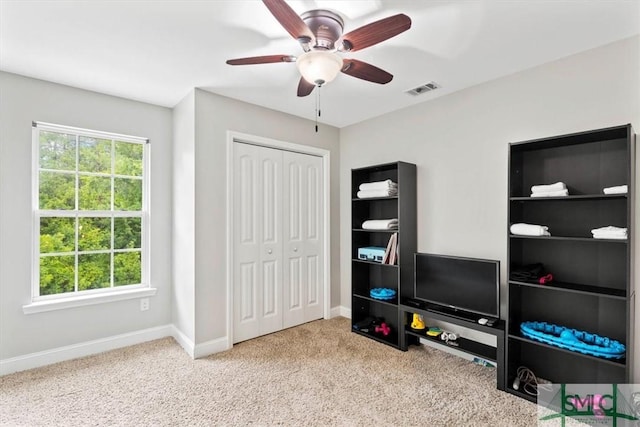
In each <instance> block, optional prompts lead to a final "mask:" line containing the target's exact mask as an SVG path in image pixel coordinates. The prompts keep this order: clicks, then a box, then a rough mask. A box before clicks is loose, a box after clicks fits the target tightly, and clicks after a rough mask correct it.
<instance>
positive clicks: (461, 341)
mask: <svg viewBox="0 0 640 427" xmlns="http://www.w3.org/2000/svg"><path fill="white" fill-rule="evenodd" d="M399 310H400V314H401V318H402V319H404V320H403V329H404V333H400V349H401V350H402V351H407V349H408V346H409V344H410V343H411V341H414V342H415V341H416V338H419V339H425V340H428V341H429V342H432V343H435V344H437V345H438V346H442V347H449V348H455V349H456V350H458V351H462V352H465V353H468V354H471V355H474V356H477V357H480V358H482V359H485V360H488V361H491V362H493V363H495V364H496V377H497V381H496V382H497V384H496V387H497V388H498V390H505V376H504V371H505V364H504V329H505V322H504V320H500V319H498V320H497V321H496V322H495V323H494V324H493V326H488V325H480V324H479V323H478V319H479V318H480V317H481V316H480V315H467V313H462V312H459V311H456V310H447V309H445V310H443V309H442V308H441V307H438V308H437V309H434V308H433V307H432V306H430V305H426V304H425V305H423V306H422V307H421V308H418V307H415V306H413V305H405V304H399ZM413 313H417V314H420V315H422V317H424V318H425V319H433V320H441V321H443V322H447V323H451V324H454V325H458V326H462V327H464V328H467V329H472V330H474V331H479V332H484V333H486V334H490V335H493V336H495V337H496V347H492V346H490V345H486V344H483V343H479V342H477V341H474V340H472V339H469V338H463V337H461V338H458V340H457V343H458V346H457V347H451V346H450V345H448V344H445V343H444V342H443V341H442V340H441V339H440V338H439V337H431V336H429V335H427V334H426V330H416V329H412V328H411V321H412V318H413Z"/></svg>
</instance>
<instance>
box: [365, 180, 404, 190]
mask: <svg viewBox="0 0 640 427" xmlns="http://www.w3.org/2000/svg"><path fill="white" fill-rule="evenodd" d="M390 188H398V184H396V183H395V182H393V181H391V180H390V179H387V180H385V181H376V182H365V183H363V184H360V188H359V189H360V190H361V191H368V190H388V189H390Z"/></svg>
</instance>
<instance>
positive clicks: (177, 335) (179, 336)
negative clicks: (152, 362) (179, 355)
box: [171, 325, 195, 359]
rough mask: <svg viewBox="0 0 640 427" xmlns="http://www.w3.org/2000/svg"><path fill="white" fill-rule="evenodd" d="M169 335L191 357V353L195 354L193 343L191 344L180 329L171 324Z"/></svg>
mask: <svg viewBox="0 0 640 427" xmlns="http://www.w3.org/2000/svg"><path fill="white" fill-rule="evenodd" d="M171 335H172V336H173V338H174V339H175V340H176V341H177V342H178V344H180V347H182V349H183V350H184V351H186V352H187V354H188V355H189V356H191V358H192V359H193V358H194V357H193V355H194V354H195V345H194V344H193V341H191V339H189V338H188V337H187V336H186V335H185V334H183V333H182V331H181V330H180V329H178V328H176V326H175V325H171Z"/></svg>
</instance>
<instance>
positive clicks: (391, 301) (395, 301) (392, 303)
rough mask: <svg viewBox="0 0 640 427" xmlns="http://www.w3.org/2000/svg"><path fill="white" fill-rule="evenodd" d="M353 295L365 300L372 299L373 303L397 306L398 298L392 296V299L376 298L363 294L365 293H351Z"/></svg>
mask: <svg viewBox="0 0 640 427" xmlns="http://www.w3.org/2000/svg"><path fill="white" fill-rule="evenodd" d="M353 296H354V297H356V298H361V299H364V300H367V301H373V302H375V303H379V304H384V305H390V306H392V307H397V306H398V298H397V297H396V298H394V299H392V300H388V301H387V300H381V299H376V298H371V297H369V296H365V295H358V294H355V293H354V294H353Z"/></svg>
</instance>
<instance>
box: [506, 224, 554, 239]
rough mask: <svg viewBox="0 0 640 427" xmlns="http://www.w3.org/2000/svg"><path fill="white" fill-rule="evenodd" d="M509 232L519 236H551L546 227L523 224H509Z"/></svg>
mask: <svg viewBox="0 0 640 427" xmlns="http://www.w3.org/2000/svg"><path fill="white" fill-rule="evenodd" d="M510 230H511V233H513V234H517V235H520V236H551V233H549V227H547V226H546V225H536V224H525V223H522V222H520V223H516V224H511V227H510Z"/></svg>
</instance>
